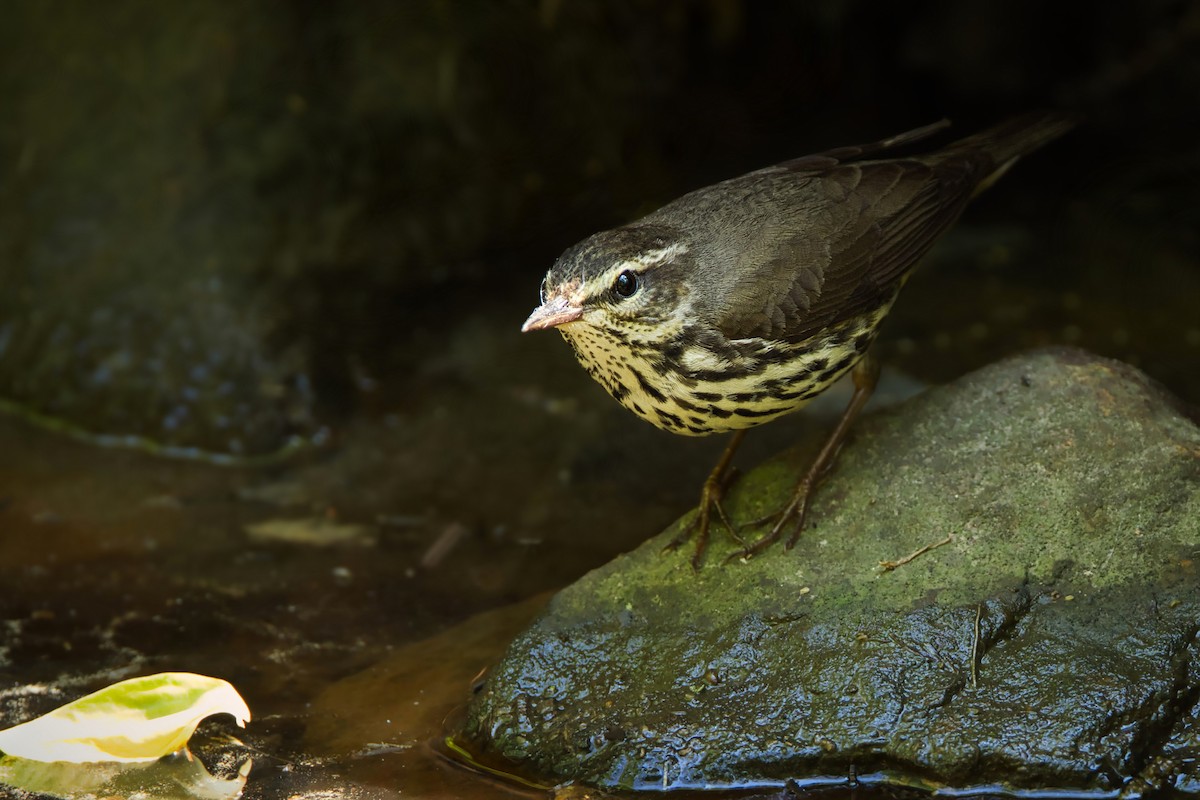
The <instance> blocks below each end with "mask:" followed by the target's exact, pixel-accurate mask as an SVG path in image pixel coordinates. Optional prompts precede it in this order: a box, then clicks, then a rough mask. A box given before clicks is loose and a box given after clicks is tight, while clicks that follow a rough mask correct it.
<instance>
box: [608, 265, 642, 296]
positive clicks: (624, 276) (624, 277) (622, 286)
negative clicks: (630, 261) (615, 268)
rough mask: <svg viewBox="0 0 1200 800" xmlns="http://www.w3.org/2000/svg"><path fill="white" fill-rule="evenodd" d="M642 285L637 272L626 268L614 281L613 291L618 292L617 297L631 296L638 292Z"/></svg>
mask: <svg viewBox="0 0 1200 800" xmlns="http://www.w3.org/2000/svg"><path fill="white" fill-rule="evenodd" d="M641 285H642V283H641V281H639V280H638V276H637V275H636V274H635V273H633V272H631V271H629V270H625V271H624V272H622V273H621V274H620V275H618V276H617V279H616V281H614V282H613V291H614V292H616V293H617V297H624V298H630V297H633V296H634V295H635V294H637V290H638V289H639V288H641Z"/></svg>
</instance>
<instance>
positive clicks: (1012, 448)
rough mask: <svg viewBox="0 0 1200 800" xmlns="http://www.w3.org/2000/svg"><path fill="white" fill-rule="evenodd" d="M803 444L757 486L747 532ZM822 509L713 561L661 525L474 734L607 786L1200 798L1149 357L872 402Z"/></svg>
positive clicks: (507, 689)
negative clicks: (742, 557) (808, 783)
mask: <svg viewBox="0 0 1200 800" xmlns="http://www.w3.org/2000/svg"><path fill="white" fill-rule="evenodd" d="M810 457H811V450H810V449H805V448H799V449H793V450H791V451H788V452H787V453H785V454H783V455H782V456H780V457H779V458H777V459H775V460H773V461H771V462H768V463H767V464H765V465H763V466H762V467H760V468H758V469H756V470H755V471H754V472H752V473H750V474H749V475H747V476H746V477H745V478H743V479H742V480H741V482H740V483H739V484H737V485H736V487H735V488H734V489H733V491H732V492H731V494H730V497H729V498H728V506H727V509H728V510H729V511H730V513H731V514H732V516H733V518H734V520H735V521H745V520H750V519H754V518H756V517H758V516H760V515H761V514H762V513H764V512H765V511H769V510H771V509H773V508H774V507H776V506H777V505H779V504H781V503H782V501H783V499H784V498H785V497H786V494H787V492H788V491H789V490H790V485H791V482H792V481H794V479H795V476H796V475H797V474H799V472H800V470H801V469H802V467H803V465H804V464H805V463H806V461H807V459H808V458H810ZM811 521H812V526H811V527H810V528H808V529H807V530H806V531H805V532H804V535H803V536H802V537H801V539H800V541H799V543H798V545H797V546H796V548H795V549H794V550H793V551H791V552H787V551H785V550H783V549H782V548H780V547H775V548H772V549H771V550H769V551H767V552H766V553H765V554H764V555H763V556H760V557H757V558H755V559H753V560H751V561H748V562H733V563H729V564H726V565H724V566H722V565H721V564H720V559H722V558H723V557H725V556H726V555H728V554H730V553H732V552H734V548H735V545H734V543H733V542H732V541H727V540H723V539H722V538H721V537H719V536H718V537H717V539H716V543H715V545H714V547H713V550H712V551H710V553H709V555H708V559H707V563H706V564H705V566H704V568H703V569H702V570H701V572H700V573H699V574H696V573H693V571H692V570H691V568H690V567H689V564H688V558H689V556H690V553H689V552H687V548H684V551H683V552H679V553H673V554H665V555H664V554H662V553H661V552H660V551H661V550H662V547H663V545H664V544H665V543H666V542H667V541H668V540H669V539H670V538H671V537H672V536H673V535H674V533H675V530H676V529H675V527H674V526H672V527H671V528H669V529H668V530H666V531H664V532H663V534H662V535H661V536H659V537H657V538H655V539H652V540H651V541H649V542H647V543H646V544H645V545H643V546H642V547H640V548H639V549H637V550H636V551H634V552H632V553H630V554H629V555H626V556H622V557H619V558H617V559H616V560H615V561H613V562H611V563H609V564H608V565H606V566H604V567H602V568H600V569H598V570H596V571H594V572H592V573H590V574H589V575H587V576H586V577H585V578H583V579H582V580H580V581H579V582H578V583H576V584H574V585H573V586H571V587H569V588H567V589H565V590H564V591H562V592H561V593H560V594H559V595H557V596H556V597H555V599H554V600H553V601H552V602H551V604H550V606H549V607H548V609H547V611H546V612H545V613H544V614H543V615H542V616H541V617H540V618H539V619H538V620H537V621H536V622H535V623H534V624H533V625H532V627H531V628H529V629H528V630H527V631H526V632H525V633H523V634H522V635H521V636H519V637H518V638H517V639H516V640H515V641H514V643H513V644H512V645H511V647H510V648H509V651H508V654H507V655H506V657H505V658H504V659H503V660H502V661H501V663H499V664H498V665H497V666H496V667H495V669H494V670H493V671H492V673H491V674H490V676H489V677H488V679H487V681H486V684H485V686H484V688H483V689H482V691H481V693H480V694H479V695H478V696H477V698H476V700H475V701H474V703H473V705H472V707H471V708H470V710H469V716H468V721H467V723H466V726H465V730H464V736H463V737H462V738H463V739H464V741H470V742H471V743H472V746H473V747H474V748H476V749H477V750H478V751H479V752H480V753H481V754H482V755H484V756H486V757H497V756H499V757H501V758H503V759H506V760H508V761H510V762H515V763H516V764H517V765H518V766H519V768H520V769H521V770H524V771H528V772H530V773H533V774H537V775H540V776H546V777H549V778H550V779H551V780H552V781H563V780H578V781H581V782H583V783H587V784H592V785H596V786H600V787H607V788H615V787H620V788H683V787H718V786H745V785H748V784H759V785H762V784H782V783H784V782H785V781H787V780H789V779H796V780H798V781H804V780H815V781H818V782H820V781H829V782H840V781H845V780H846V779H847V776H849V775H857V776H858V777H859V778H860V779H863V778H864V777H865V778H866V779H867V780H876V781H892V782H898V783H905V784H909V785H922V786H926V787H930V788H932V787H939V786H940V787H952V788H957V789H962V788H971V787H996V788H1001V789H1005V788H1007V789H1040V790H1046V789H1049V790H1054V789H1062V790H1094V791H1098V792H1111V791H1114V790H1120V789H1123V788H1124V789H1126V790H1135V791H1136V790H1139V789H1142V788H1151V787H1174V788H1175V789H1178V790H1180V791H1183V792H1185V793H1189V794H1194V793H1200V779H1198V777H1197V773H1196V764H1195V760H1194V757H1195V751H1196V747H1197V746H1198V745H1200V724H1198V723H1197V719H1196V712H1197V704H1198V702H1200V643H1198V642H1197V629H1198V626H1200V568H1198V566H1197V562H1198V561H1200V428H1198V427H1197V425H1196V423H1195V422H1194V421H1193V419H1190V418H1189V411H1188V410H1187V409H1186V408H1185V407H1184V406H1183V405H1182V404H1180V403H1179V402H1178V401H1176V400H1175V399H1173V398H1172V397H1171V396H1170V395H1168V394H1167V393H1166V392H1165V391H1163V390H1162V389H1160V388H1159V387H1158V386H1157V385H1156V384H1153V383H1152V382H1151V381H1149V380H1148V379H1146V378H1145V376H1144V375H1142V374H1141V373H1140V372H1138V371H1136V370H1134V369H1132V368H1130V367H1128V366H1126V365H1123V364H1120V363H1118V362H1113V361H1108V360H1103V359H1100V358H1096V357H1092V356H1090V355H1088V354H1086V353H1084V352H1082V351H1078V350H1070V349H1052V350H1044V351H1039V352H1036V353H1034V354H1031V355H1028V356H1024V357H1018V358H1014V359H1011V360H1007V361H1004V362H1001V363H999V364H997V365H994V366H992V367H989V368H986V369H983V370H981V371H978V372H976V373H973V374H971V375H968V376H967V377H965V378H963V379H961V380H959V381H956V382H954V383H952V384H950V385H948V386H945V387H943V388H939V389H935V390H932V391H930V392H928V393H926V394H924V395H922V396H920V397H918V398H915V399H913V400H911V401H909V402H908V403H906V404H903V405H902V406H900V407H898V408H896V409H894V410H890V411H887V412H884V413H881V414H877V415H874V416H872V417H870V418H867V419H865V420H864V421H862V423H861V425H859V426H858V427H857V429H856V433H855V436H854V438H853V440H852V441H851V443H850V444H848V445H847V447H846V448H845V450H844V452H843V453H842V456H841V459H840V461H839V463H838V466H837V468H836V469H835V471H834V473H833V474H832V475H831V476H830V478H829V479H828V481H827V482H826V484H825V485H824V486H823V487H822V489H821V491H820V493H819V494H818V496H817V498H816V500H815V502H814V507H813V511H812V514H811ZM929 545H937V546H934V547H931V548H930V549H928V550H925V551H923V552H921V553H920V554H919V555H917V556H916V557H915V558H913V559H912V560H910V561H907V562H906V563H902V564H899V565H897V566H894V568H891V569H888V568H887V567H885V566H881V561H886V560H893V561H900V560H903V559H902V558H901V557H903V556H906V555H909V554H912V553H915V552H917V551H918V550H920V549H921V548H923V547H925V546H929ZM1189 754H1190V755H1189Z"/></svg>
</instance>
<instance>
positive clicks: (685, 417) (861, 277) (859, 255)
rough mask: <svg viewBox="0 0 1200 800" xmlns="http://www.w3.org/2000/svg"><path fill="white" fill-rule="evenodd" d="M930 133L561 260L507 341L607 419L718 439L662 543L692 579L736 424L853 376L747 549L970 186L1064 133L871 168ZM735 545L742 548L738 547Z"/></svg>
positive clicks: (1055, 121)
mask: <svg viewBox="0 0 1200 800" xmlns="http://www.w3.org/2000/svg"><path fill="white" fill-rule="evenodd" d="M948 124H949V123H947V122H946V121H942V122H939V123H936V124H934V125H929V126H926V127H924V128H919V129H917V130H914V131H909V132H908V133H902V134H900V135H898V136H893V137H891V138H889V139H884V140H883V141H880V142H877V143H875V144H870V145H861V146H856V147H843V148H838V149H836V150H830V151H828V152H825V153H820V154H817V155H811V156H806V157H804V158H799V159H795V160H792V161H785V162H783V163H781V164H777V165H775V166H773V167H767V168H766V169H761V170H758V171H756V172H751V173H749V174H746V175H742V176H741V177H737V178H732V179H730V180H727V181H723V182H721V183H717V184H714V185H712V186H707V187H705V188H703V189H698V190H696V191H694V192H691V193H689V194H686V195H684V196H683V197H680V198H679V199H678V200H675V201H674V202H672V203H668V204H667V205H665V206H663V207H662V208H660V209H658V210H657V211H655V212H653V213H651V214H649V215H647V216H645V217H643V218H641V219H639V220H637V221H636V222H632V223H630V224H628V225H623V226H621V227H619V228H614V229H612V230H608V231H603V232H601V233H597V234H595V235H593V236H590V237H588V238H587V239H584V240H583V241H582V242H580V243H579V244H577V245H575V246H574V247H572V248H570V249H569V250H567V251H566V252H565V253H563V254H562V256H560V257H559V258H558V260H557V261H556V262H555V263H554V265H553V266H552V267H551V268H550V271H549V273H548V274H547V275H546V279H545V280H544V281H543V283H542V291H541V305H540V306H538V307H537V309H535V310H534V312H533V313H532V314H531V315H530V316H529V319H527V320H526V321H525V325H524V326H523V328H522V330H524V331H532V330H541V329H544V328H557V329H558V330H559V331H560V332H561V333H562V335H563V337H564V338H566V340H567V342H568V343H570V345H571V347H572V348H574V350H575V354H576V356H577V357H578V358H579V361H580V362H581V363H582V364H583V366H584V367H585V368H586V369H587V371H588V372H589V373H590V374H591V375H592V377H593V378H595V379H596V380H597V381H599V382H600V384H601V385H603V386H604V388H605V389H607V390H608V392H609V394H611V395H612V396H613V397H614V398H616V399H617V400H618V401H619V402H620V403H621V404H622V405H623V406H625V407H626V408H628V409H629V410H631V411H633V412H634V413H635V414H637V415H638V416H639V417H641V418H642V419H645V420H647V421H648V422H650V423H652V424H654V425H656V426H658V427H660V428H663V429H666V430H668V431H672V432H674V433H680V434H684V435H692V436H703V435H706V434H711V433H722V432H727V431H733V432H734V437H733V439H732V440H731V441H730V443H729V446H728V447H727V448H726V450H725V452H724V454H723V455H722V457H721V460H720V461H719V462H718V464H717V466H716V468H715V469H714V470H713V471H712V473H711V474H710V475H709V477H708V480H706V481H705V484H704V490H703V493H702V495H701V501H700V507H699V509H698V511H697V513H696V515H695V516H694V517H693V518H692V520H691V522H690V524H689V525H688V526H686V527H684V528H683V530H682V533H681V534H680V536H679V537H677V538H676V540H675V541H674V542H673V543H672V545H674V546H678V545H679V544H681V543H682V542H683V541H685V540H686V539H687V538H689V537H690V536H692V535H693V534H694V535H695V538H696V550H695V554H694V556H693V559H692V563H693V566H696V567H699V565H700V563H701V560H702V558H703V555H704V550H705V547H706V546H707V542H708V532H709V524H710V519H711V516H712V514H713V513H714V512H715V513H716V514H717V515H718V516H719V517H720V518H721V519H722V520H723V521H724V523H725V525H726V527H728V528H729V530H730V532H731V533H733V535H734V536H735V537H737V532H736V530H735V529H734V528H733V526H732V525H731V524H730V523H729V521H728V519H727V518H726V517H725V514H724V512H723V511H722V509H721V505H720V499H721V495H722V492H723V490H724V486H725V484H726V483H727V478H728V475H729V474H730V472H729V470H730V464H731V461H732V457H733V452H734V450H735V449H736V448H737V446H738V444H740V442H741V439H742V437H743V436H744V434H745V430H746V429H747V428H750V427H753V426H755V425H761V424H762V423H764V422H769V421H771V420H773V419H775V418H776V417H779V416H781V415H783V414H787V413H790V412H792V411H795V410H797V409H799V408H801V407H802V406H804V405H805V404H806V403H807V402H808V401H809V400H811V399H812V398H813V397H815V396H816V395H818V394H820V393H821V392H822V391H824V390H825V389H826V388H828V387H829V386H830V384H832V383H833V382H834V381H836V380H837V379H838V378H839V377H841V376H842V375H843V374H845V373H846V372H848V371H852V377H853V379H854V394H853V396H852V398H851V400H850V403H849V405H848V406H847V408H846V410H845V412H844V413H843V414H842V417H841V419H840V421H839V422H838V424H837V426H836V428H835V430H834V431H833V433H832V434H831V435H830V436H829V438H828V440H827V441H826V443H825V445H824V447H823V448H822V449H821V451H820V453H819V454H818V456H817V458H816V459H815V460H814V462H813V464H812V466H811V467H810V468H809V470H808V471H807V472H806V473H805V475H804V476H803V477H802V478H801V479H800V481H799V482H798V484H797V487H796V491H795V492H794V493H793V495H792V498H791V501H790V502H789V503H788V504H787V505H786V506H785V507H784V508H783V509H782V510H781V511H780V512H779V513H778V514H776V515H772V518H773V519H774V525H773V526H772V528H771V530H770V531H769V532H768V533H766V534H765V535H763V536H762V537H761V538H759V539H758V540H757V541H756V542H755V543H754V544H752V545H748V546H747V545H743V548H744V549H743V550H742V551H741V553H740V554H741V555H746V556H748V555H751V554H753V553H757V552H759V551H761V550H763V549H764V548H766V547H767V546H769V545H770V544H771V543H772V542H775V541H776V540H778V539H779V538H780V536H781V535H782V533H783V532H784V530H785V529H786V528H787V526H789V525H791V526H793V532H792V534H791V536H790V538H789V540H788V543H787V546H788V547H791V546H792V545H793V544H794V543H795V541H796V539H797V537H798V536H799V534H800V530H801V529H802V528H803V525H804V519H805V515H806V513H807V510H808V504H809V499H810V498H811V496H812V494H813V490H814V489H815V487H816V485H817V482H818V481H819V480H820V479H821V478H822V476H823V475H824V474H825V473H826V472H827V471H828V470H829V468H830V467H831V466H832V464H833V461H834V459H835V457H836V455H837V452H838V449H839V447H840V445H841V443H842V441H843V439H844V438H845V435H846V432H847V431H848V430H849V427H850V425H851V423H852V422H853V420H854V418H855V417H856V416H857V415H858V412H859V411H860V410H861V409H862V407H863V405H864V404H865V403H866V401H867V398H868V397H869V396H870V394H871V392H872V391H873V389H874V387H875V382H876V379H877V377H878V368H877V366H876V365H875V363H874V361H873V360H872V359H871V358H869V357H868V354H867V353H868V348H869V347H870V345H871V342H872V341H873V339H874V338H875V334H876V332H877V331H878V328H879V324H880V322H881V321H882V320H883V318H884V316H885V315H886V314H887V312H888V310H889V309H890V308H891V306H892V303H893V302H894V301H895V299H896V295H897V294H898V293H899V291H900V288H901V286H902V285H903V284H904V282H905V280H906V279H907V278H908V276H909V274H910V273H911V272H912V270H913V268H914V267H915V266H916V264H917V262H918V261H919V260H920V258H921V256H923V255H924V254H925V253H926V251H928V250H929V248H930V247H931V246H932V245H933V243H934V242H935V241H936V240H937V239H938V238H939V237H940V236H941V235H942V234H943V233H945V232H946V230H947V229H949V228H950V226H951V225H952V224H953V223H954V222H955V220H957V219H958V216H959V214H961V213H962V210H963V208H964V207H965V206H966V205H967V202H968V201H969V200H970V199H971V197H972V196H974V195H975V194H976V193H977V192H978V191H979V190H980V189H981V188H982V187H984V186H987V185H989V184H990V183H991V182H992V181H993V180H995V179H996V178H998V177H999V176H1000V175H1001V174H1003V173H1004V172H1005V171H1006V170H1007V169H1008V167H1009V166H1011V165H1012V163H1013V162H1014V161H1015V160H1016V159H1017V158H1018V157H1019V156H1021V155H1024V154H1025V153H1028V152H1030V151H1032V150H1034V149H1036V148H1038V147H1040V146H1041V145H1043V144H1045V143H1046V142H1048V141H1050V140H1052V139H1054V138H1056V137H1058V136H1060V135H1061V134H1063V133H1064V132H1065V131H1066V130H1068V129H1069V128H1070V126H1071V123H1070V122H1069V121H1068V120H1066V119H1065V118H1063V117H1061V116H1058V115H1053V114H1044V115H1037V116H1030V117H1023V118H1018V119H1014V120H1010V121H1008V122H1006V123H1003V124H1001V125H998V126H996V127H995V128H992V129H990V130H987V131H985V132H983V133H980V134H977V135H975V136H971V137H968V138H966V139H962V140H960V141H957V142H954V143H952V144H950V145H948V146H947V147H945V148H943V149H941V150H938V151H936V152H933V153H929V154H924V155H916V156H911V157H909V156H906V157H887V156H889V155H891V154H890V153H889V152H888V151H890V150H892V149H894V148H896V147H899V146H902V145H909V144H912V143H913V142H916V141H918V140H920V139H923V138H925V137H927V136H929V135H931V134H933V133H935V132H937V131H938V130H940V129H942V128H943V127H945V126H946V125H948ZM738 538H739V540H740V537H738Z"/></svg>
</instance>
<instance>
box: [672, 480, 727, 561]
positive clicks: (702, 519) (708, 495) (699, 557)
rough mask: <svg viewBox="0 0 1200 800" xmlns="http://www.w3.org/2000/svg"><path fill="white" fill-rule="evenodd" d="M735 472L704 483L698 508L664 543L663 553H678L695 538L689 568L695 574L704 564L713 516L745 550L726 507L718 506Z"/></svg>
mask: <svg viewBox="0 0 1200 800" xmlns="http://www.w3.org/2000/svg"><path fill="white" fill-rule="evenodd" d="M736 472H737V471H736V470H732V469H731V470H729V471H728V472H727V473H726V474H724V475H717V474H716V473H714V474H713V475H710V476H709V477H708V480H706V481H705V482H704V489H703V490H702V491H701V492H700V505H699V507H697V509H696V513H695V515H693V516H692V518H691V519H690V520H688V523H687V524H686V525H685V526H683V528H682V529H681V530H680V531H679V533H678V534H677V535H676V536H675V538H674V539H672V540H671V541H669V542H667V544H666V546H665V547H664V548H663V552H666V551H669V550H678V549H679V548H680V547H682V546H683V545H684V544H685V543H686V542H687V541H688V540H690V539H693V538H694V539H695V541H696V549H695V551H694V552H693V553H692V569H693V570H695V571H696V572H699V571H700V565H701V564H702V563H704V552H705V551H706V550H707V549H708V532H709V528H710V527H711V525H712V518H713V515H714V513H715V515H716V517H717V519H719V520H720V521H721V524H722V525H724V526H725V530H727V531H729V535H730V536H732V537H733V539H734V541H736V542H737V543H738V544H739V545H740V546H742V547H743V548H745V547H746V540H745V539H743V538H742V537H741V536H740V535H739V534H738V531H737V528H735V527H734V526H733V523H732V522H730V521H729V517H728V516H727V515H726V514H725V507H724V506H723V505H721V499H722V498H723V497H724V496H725V490H726V489H727V488H729V484H730V483H732V482H733V479H734V477H735V476H736Z"/></svg>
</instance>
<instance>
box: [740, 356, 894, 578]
mask: <svg viewBox="0 0 1200 800" xmlns="http://www.w3.org/2000/svg"><path fill="white" fill-rule="evenodd" d="M850 377H851V379H852V380H853V381H854V394H852V395H851V396H850V403H849V404H848V405H847V406H846V410H845V411H843V412H842V417H841V419H839V420H838V424H837V427H835V428H834V429H833V433H831V434H830V435H829V438H828V439H827V440H825V444H824V446H823V447H822V448H821V451H820V452H819V453H817V457H816V458H815V459H814V460H813V463H812V466H810V467H809V468H808V472H806V473H805V474H804V477H803V478H801V479H800V483H798V484H797V485H796V491H795V492H793V493H792V499H791V500H790V501H789V502H788V504H787V505H786V506H784V507H783V508H782V509H781V510H780V511H779V512H778V513H776V514H772V515H771V516H770V517H766V518H764V519H763V520H760V522H762V521H766V520H770V519H774V520H775V524H774V525H773V526H772V527H771V530H770V532H769V533H767V534H766V535H765V536H763V537H762V538H761V539H759V540H758V541H756V542H755V543H754V544H753V545H751V546H750V547H747V548H746V549H745V550H743V551H742V552H740V553H734V554H733V555H732V556H730V557H729V559H728V560H733V559H735V558H749V557H750V556H753V555H757V554H758V553H761V552H762V551H763V550H766V549H767V548H768V547H770V546H771V545H772V544H774V543H775V542H777V541H779V537H780V536H781V535H782V534H783V530H784V528H785V527H787V525H788V524H789V523H792V524H794V526H795V527H794V529H793V530H792V535H791V537H790V538H789V539H788V540H787V544H786V545H784V547H785V548H786V549H788V550H791V549H792V547H793V546H794V545H795V544H796V540H797V539H799V538H800V531H801V530H803V529H804V518H805V517H806V516H807V515H808V506H809V503H810V501H811V500H812V496H813V494H814V493H815V490H816V488H817V484H819V483H820V482H821V479H822V478H824V477H825V475H826V474H827V473H828V472H829V470H830V469H832V468H833V465H834V463H835V462H836V461H837V455H838V452H839V451H840V450H841V449H842V443H843V442H844V441H845V439H846V434H847V433H849V431H850V426H851V425H853V424H854V420H855V419H856V418H857V417H858V414H859V412H860V411H862V409H863V406H865V405H866V404H867V400H869V399H870V398H871V394H872V393H873V392H874V391H875V386H876V384H878V383H879V362H878V361H876V360H875V359H874V358H872V357H871V355H870V354H867V355H865V356H863V358H862V359H861V360H859V362H858V363H857V364H855V365H854V369H852V370H851V371H850Z"/></svg>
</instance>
